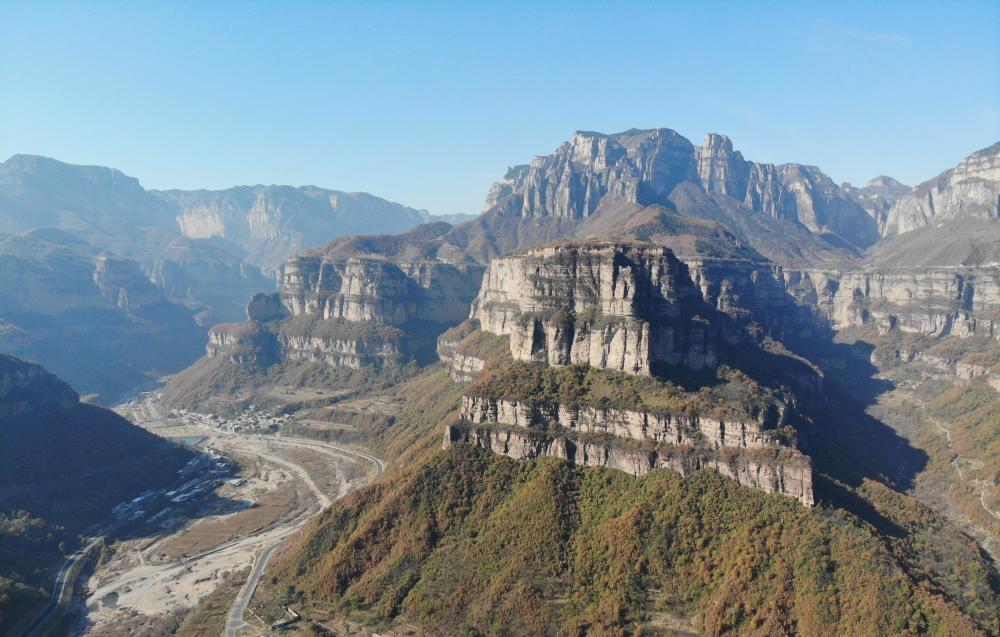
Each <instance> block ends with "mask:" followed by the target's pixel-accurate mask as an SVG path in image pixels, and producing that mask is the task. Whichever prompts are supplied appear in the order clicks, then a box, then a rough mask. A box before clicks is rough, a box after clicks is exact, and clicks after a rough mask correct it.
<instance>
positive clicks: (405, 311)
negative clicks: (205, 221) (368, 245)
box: [279, 255, 482, 325]
mask: <svg viewBox="0 0 1000 637" xmlns="http://www.w3.org/2000/svg"><path fill="white" fill-rule="evenodd" d="M279 272H280V280H281V283H280V288H279V289H280V294H281V299H282V303H283V304H284V306H285V307H286V308H287V309H288V311H289V312H290V313H291V314H292V315H293V316H301V315H316V316H320V317H322V318H324V319H345V320H348V321H356V322H366V323H376V324H379V325H403V324H404V323H408V322H412V321H426V322H435V323H457V322H459V321H461V320H462V319H464V318H465V316H466V314H467V313H468V304H469V301H470V300H471V299H472V297H473V296H475V290H476V287H477V286H478V278H479V274H480V273H481V272H482V269H481V268H479V267H478V266H475V265H466V264H451V263H446V262H442V261H390V260H387V259H379V258H374V257H361V256H359V257H325V256H318V255H317V256H301V257H294V258H292V259H289V260H288V261H287V262H286V263H285V265H284V266H283V267H282V268H281V270H280V271H279Z"/></svg>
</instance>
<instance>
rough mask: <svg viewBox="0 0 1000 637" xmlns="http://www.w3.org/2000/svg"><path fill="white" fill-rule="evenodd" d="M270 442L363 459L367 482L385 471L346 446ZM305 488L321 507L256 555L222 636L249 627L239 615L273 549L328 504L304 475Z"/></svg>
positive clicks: (300, 440)
mask: <svg viewBox="0 0 1000 637" xmlns="http://www.w3.org/2000/svg"><path fill="white" fill-rule="evenodd" d="M274 440H275V442H289V443H291V444H294V445H297V446H304V447H321V448H327V449H332V450H334V451H337V452H338V453H342V454H346V455H349V456H355V457H358V458H362V459H363V460H367V461H368V462H371V463H372V464H373V465H374V466H375V473H373V474H372V476H371V478H369V481H371V480H374V479H375V478H376V477H378V476H379V475H380V474H381V473H382V472H383V471H385V463H383V462H382V461H381V460H379V459H378V458H376V457H375V456H373V455H371V454H369V453H366V452H363V451H358V450H356V449H349V448H347V447H341V446H340V445H334V444H331V443H328V442H320V441H318V440H311V439H309V438H294V437H291V436H275V439H274ZM306 485H307V486H308V487H309V488H310V489H311V490H312V491H313V493H314V494H315V495H316V496H317V500H318V501H319V502H320V505H321V506H320V507H319V508H318V509H317V510H316V511H313V512H312V513H308V514H307V515H305V516H303V518H302V520H301V522H300V523H299V524H296V525H295V526H293V527H292V528H289V529H288V531H287V532H286V533H283V534H282V536H281V537H280V538H279V539H277V540H276V541H275V542H274V543H273V544H271V545H269V546H268V547H267V548H265V549H264V550H263V551H261V553H260V555H258V556H257V559H256V561H255V562H254V565H253V569H251V571H250V576H249V577H248V578H247V581H246V582H245V583H244V584H243V588H241V589H240V592H239V595H237V596H236V599H235V600H234V601H233V605H232V607H231V608H230V609H229V615H228V617H227V618H226V632H225V636H226V637H236V635H237V634H238V633H239V631H241V630H243V629H244V628H247V627H251V626H252V625H251V624H248V623H247V622H245V621H244V620H243V616H244V615H246V612H247V606H249V604H250V600H251V599H252V598H253V594H254V592H256V590H257V585H258V584H259V583H260V578H261V577H262V576H263V575H264V569H265V568H267V562H268V560H269V559H270V558H271V554H272V553H273V552H274V550H275V549H276V548H278V546H279V545H280V544H281V542H282V541H283V540H284V539H285V537H287V536H288V535H291V534H292V533H294V532H295V531H297V530H298V529H299V528H301V527H302V526H303V525H304V524H305V523H306V522H308V521H309V520H311V519H312V518H313V517H314V516H316V515H318V514H319V513H321V512H322V511H323V509H325V508H326V507H327V506H328V505H329V500H328V499H327V498H326V495H325V494H324V493H322V492H321V491H320V490H319V489H318V488H317V487H316V485H315V484H313V482H312V480H310V479H309V478H308V476H306Z"/></svg>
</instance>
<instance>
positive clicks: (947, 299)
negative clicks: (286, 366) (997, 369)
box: [783, 265, 1000, 337]
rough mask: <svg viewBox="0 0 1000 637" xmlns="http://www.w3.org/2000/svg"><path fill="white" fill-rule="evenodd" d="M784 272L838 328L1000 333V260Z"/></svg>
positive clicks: (788, 281)
mask: <svg viewBox="0 0 1000 637" xmlns="http://www.w3.org/2000/svg"><path fill="white" fill-rule="evenodd" d="M783 274H784V277H785V279H786V284H787V287H788V289H789V290H790V292H791V293H793V294H794V295H795V296H796V298H797V299H798V300H799V301H800V302H801V303H803V304H804V305H808V306H811V307H812V308H813V309H814V311H815V312H816V313H817V314H818V315H819V316H820V317H821V318H825V319H827V320H828V321H829V323H830V325H831V326H832V327H834V328H835V329H843V328H846V327H856V326H861V325H868V324H871V325H875V326H876V327H878V328H879V330H881V331H883V332H885V331H888V330H891V329H899V330H900V331H903V332H907V333H915V334H924V335H927V336H936V337H940V336H962V337H967V336H976V335H980V336H1000V266H996V265H983V266H978V267H914V268H905V269H891V270H859V271H853V272H835V271H834V272H830V271H787V272H784V273H783Z"/></svg>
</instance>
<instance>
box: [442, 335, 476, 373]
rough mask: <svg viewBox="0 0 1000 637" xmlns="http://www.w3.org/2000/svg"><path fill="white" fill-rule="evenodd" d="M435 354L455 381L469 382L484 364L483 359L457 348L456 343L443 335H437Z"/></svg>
mask: <svg viewBox="0 0 1000 637" xmlns="http://www.w3.org/2000/svg"><path fill="white" fill-rule="evenodd" d="M437 355H438V358H439V359H440V360H441V362H442V363H444V364H445V366H447V367H448V375H449V376H451V379H452V380H453V381H455V382H456V383H468V382H471V381H472V379H473V378H475V376H476V374H478V373H479V372H481V371H483V368H484V367H485V366H486V360H485V359H483V358H480V357H478V356H473V355H471V354H468V353H465V352H463V351H461V350H459V349H458V345H457V343H456V342H455V341H453V340H451V339H447V338H445V337H444V335H441V336H440V337H438V343H437Z"/></svg>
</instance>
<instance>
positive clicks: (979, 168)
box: [883, 142, 1000, 235]
mask: <svg viewBox="0 0 1000 637" xmlns="http://www.w3.org/2000/svg"><path fill="white" fill-rule="evenodd" d="M998 216H1000V142H998V143H996V144H993V145H992V146H990V147H989V148H984V149H982V150H980V151H978V152H975V153H973V154H971V155H969V156H968V157H966V158H965V159H963V160H962V161H961V162H960V163H959V164H958V165H957V166H956V167H955V168H953V169H951V170H946V171H945V172H943V173H941V174H940V175H938V176H937V177H935V178H934V179H931V180H930V181H926V182H924V183H922V184H920V185H918V186H916V187H915V188H914V189H913V190H912V191H911V192H910V193H908V194H906V195H903V196H901V197H899V199H898V200H897V201H896V202H895V204H894V205H893V206H892V208H891V209H890V210H889V213H888V217H887V220H886V225H885V229H884V231H883V234H884V235H891V234H898V233H904V232H910V231H912V230H916V229H917V228H921V227H923V226H927V225H931V224H937V223H942V222H945V221H949V220H953V219H958V218H962V217H971V218H977V219H995V218H997V217H998Z"/></svg>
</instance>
